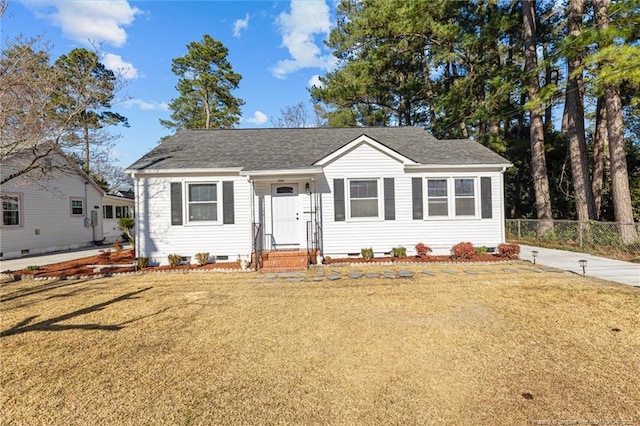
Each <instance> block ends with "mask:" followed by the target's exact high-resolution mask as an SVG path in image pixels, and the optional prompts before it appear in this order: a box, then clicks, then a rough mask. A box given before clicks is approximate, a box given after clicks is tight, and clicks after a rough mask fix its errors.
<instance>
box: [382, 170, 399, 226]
mask: <svg viewBox="0 0 640 426" xmlns="http://www.w3.org/2000/svg"><path fill="white" fill-rule="evenodd" d="M384 220H396V191H395V186H394V180H393V178H384Z"/></svg>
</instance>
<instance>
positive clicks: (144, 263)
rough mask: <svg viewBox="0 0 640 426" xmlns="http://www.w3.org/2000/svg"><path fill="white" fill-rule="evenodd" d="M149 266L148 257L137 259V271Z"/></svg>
mask: <svg viewBox="0 0 640 426" xmlns="http://www.w3.org/2000/svg"><path fill="white" fill-rule="evenodd" d="M148 266H149V258H148V257H139V258H138V269H144V268H146V267H148Z"/></svg>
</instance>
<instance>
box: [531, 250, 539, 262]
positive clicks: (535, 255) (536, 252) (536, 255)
mask: <svg viewBox="0 0 640 426" xmlns="http://www.w3.org/2000/svg"><path fill="white" fill-rule="evenodd" d="M531 256H533V264H534V265H535V264H536V257H538V250H532V251H531Z"/></svg>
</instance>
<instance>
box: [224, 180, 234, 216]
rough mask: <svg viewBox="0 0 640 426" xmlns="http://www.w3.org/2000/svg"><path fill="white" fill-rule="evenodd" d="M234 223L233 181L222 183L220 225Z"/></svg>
mask: <svg viewBox="0 0 640 426" xmlns="http://www.w3.org/2000/svg"><path fill="white" fill-rule="evenodd" d="M234 222H235V208H234V202H233V181H225V182H222V223H224V224H232V223H234Z"/></svg>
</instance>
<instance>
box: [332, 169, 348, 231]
mask: <svg viewBox="0 0 640 426" xmlns="http://www.w3.org/2000/svg"><path fill="white" fill-rule="evenodd" d="M333 208H334V219H335V221H336V222H344V220H345V205H344V179H334V180H333Z"/></svg>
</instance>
